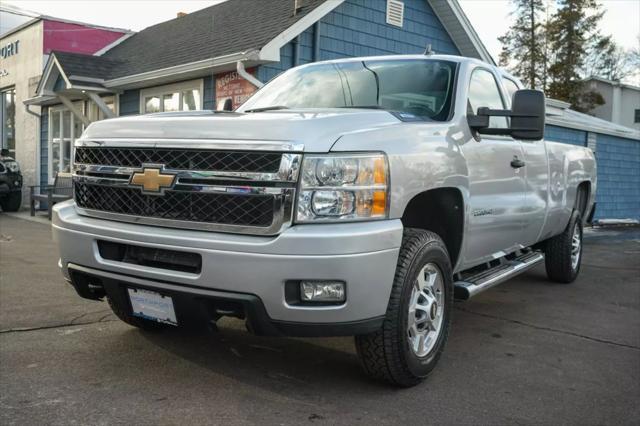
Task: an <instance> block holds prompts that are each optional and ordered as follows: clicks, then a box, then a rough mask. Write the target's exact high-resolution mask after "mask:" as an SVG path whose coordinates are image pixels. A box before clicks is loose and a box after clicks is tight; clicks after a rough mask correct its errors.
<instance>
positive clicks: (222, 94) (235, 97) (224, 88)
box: [216, 68, 257, 110]
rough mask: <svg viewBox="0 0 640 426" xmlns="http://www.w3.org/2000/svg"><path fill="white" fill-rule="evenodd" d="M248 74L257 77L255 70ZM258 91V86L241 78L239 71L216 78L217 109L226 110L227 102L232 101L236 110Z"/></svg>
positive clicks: (250, 70) (249, 70)
mask: <svg viewBox="0 0 640 426" xmlns="http://www.w3.org/2000/svg"><path fill="white" fill-rule="evenodd" d="M247 72H249V73H251V74H253V75H255V68H254V69H248V70H247ZM256 90H257V88H256V86H254V85H253V84H251V83H250V82H248V81H247V80H245V79H244V78H242V77H240V75H239V74H238V72H237V71H231V72H228V73H224V74H218V75H217V76H216V109H218V110H222V109H224V104H225V102H227V100H231V105H232V108H233V109H234V110H235V109H236V108H238V107H239V106H240V105H242V104H243V103H244V101H246V100H247V99H249V97H250V96H251V95H253V93H254V92H255V91H256Z"/></svg>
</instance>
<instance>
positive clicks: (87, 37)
mask: <svg viewBox="0 0 640 426" xmlns="http://www.w3.org/2000/svg"><path fill="white" fill-rule="evenodd" d="M43 25H44V52H43V53H44V54H45V55H48V54H49V53H51V51H52V50H60V51H62V52H72V53H84V54H88V55H91V54H94V53H96V52H97V51H98V50H100V49H102V48H103V47H105V46H107V45H109V44H111V43H113V42H114V41H116V40H117V39H119V38H120V37H122V36H123V35H124V34H126V33H124V32H121V31H111V30H104V29H99V28H93V27H90V26H85V25H80V24H70V23H67V22H58V21H49V20H46V19H45V20H44V22H43Z"/></svg>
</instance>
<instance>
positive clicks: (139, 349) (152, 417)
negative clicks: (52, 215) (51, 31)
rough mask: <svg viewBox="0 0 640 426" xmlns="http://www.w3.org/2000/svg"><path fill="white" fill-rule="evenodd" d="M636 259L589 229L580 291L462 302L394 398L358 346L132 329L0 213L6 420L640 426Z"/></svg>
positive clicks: (501, 294) (615, 238)
mask: <svg viewBox="0 0 640 426" xmlns="http://www.w3.org/2000/svg"><path fill="white" fill-rule="evenodd" d="M638 259H640V229H639V228H610V229H600V230H595V231H589V232H588V233H587V236H586V239H585V251H584V261H583V264H582V268H583V269H582V272H581V275H580V277H579V279H578V280H577V281H576V282H575V283H573V284H571V285H561V284H553V283H550V282H548V281H547V280H546V277H545V274H544V267H538V268H536V269H533V270H532V271H530V272H527V273H526V274H524V275H521V276H520V277H518V278H516V279H514V280H512V281H510V282H508V283H505V284H502V285H501V286H499V287H496V288H495V289H492V290H489V291H487V292H485V293H483V294H481V295H479V296H478V297H477V298H474V299H472V300H471V301H468V302H460V303H456V305H455V310H454V318H453V324H452V327H453V328H452V331H451V336H450V339H449V343H448V345H447V348H446V349H445V353H444V355H443V357H442V358H441V360H440V364H439V365H438V367H437V368H436V370H435V371H434V373H433V374H432V375H431V377H430V378H429V380H428V381H427V382H425V383H423V384H421V385H419V386H417V387H414V388H411V389H395V388H392V387H389V386H386V385H384V384H380V383H377V382H375V381H372V380H370V379H368V378H367V377H366V376H365V375H364V374H363V373H362V372H361V369H360V366H359V364H358V361H357V358H356V356H355V350H354V347H353V341H352V339H350V338H331V339H287V338H264V337H256V336H253V335H251V334H249V333H247V332H246V331H244V324H243V323H242V322H240V321H237V320H225V321H223V322H222V323H221V324H220V327H219V332H218V333H210V332H205V331H193V330H191V331H188V330H179V329H178V330H170V331H167V332H163V333H159V334H158V333H155V334H154V333H145V332H141V331H139V330H137V329H134V328H131V327H129V326H127V325H126V324H124V323H122V322H120V321H118V320H116V318H115V317H114V316H113V315H112V314H111V313H110V311H109V309H108V306H107V304H106V303H104V302H92V301H88V300H83V299H80V298H79V297H78V296H77V295H76V294H75V292H74V291H73V289H72V288H71V287H69V285H68V284H66V283H65V281H64V280H63V279H62V277H61V275H60V273H59V271H58V268H57V265H56V264H57V260H58V257H57V250H56V247H55V244H54V242H53V241H52V240H51V231H50V228H49V226H48V225H47V224H43V223H35V222H31V221H27V220H23V219H19V218H16V217H15V216H14V217H10V216H7V215H1V214H0V424H2V425H14V424H15V425H32V424H33V425H35V424H38V425H42V424H56V425H75V424H92V425H102V424H105V425H106V424H109V425H111V424H123V425H124V424H126V425H163V424H225V425H236V424H261V425H265V424H268V425H270V424H291V425H300V424H311V423H314V424H328V425H329V424H349V425H353V424H376V425H377V424H451V425H461V424H492V425H495V424H549V425H558V424H576V425H591V424H594V425H595V424H615V425H621V424H638V423H640V404H639V403H638V401H640V261H638Z"/></svg>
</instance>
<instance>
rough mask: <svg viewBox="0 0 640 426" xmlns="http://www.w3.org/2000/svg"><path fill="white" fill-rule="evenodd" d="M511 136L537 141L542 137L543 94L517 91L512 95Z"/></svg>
mask: <svg viewBox="0 0 640 426" xmlns="http://www.w3.org/2000/svg"><path fill="white" fill-rule="evenodd" d="M511 111H512V112H513V114H514V115H512V116H511V126H510V127H511V136H513V138H514V139H522V140H539V139H542V138H543V137H544V120H545V115H546V110H545V100H544V93H542V91H540V90H518V91H516V93H514V94H513V102H512V105H511Z"/></svg>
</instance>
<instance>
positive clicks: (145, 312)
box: [127, 287, 178, 326]
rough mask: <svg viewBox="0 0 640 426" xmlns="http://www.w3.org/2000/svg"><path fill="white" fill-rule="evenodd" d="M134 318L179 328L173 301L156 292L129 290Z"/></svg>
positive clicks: (138, 289) (137, 289)
mask: <svg viewBox="0 0 640 426" xmlns="http://www.w3.org/2000/svg"><path fill="white" fill-rule="evenodd" d="M127 293H128V295H129V300H130V301H131V310H132V313H133V315H134V316H136V317H139V318H144V319H147V320H151V321H156V322H160V323H163V324H170V325H174V326H177V325H178V320H177V319H176V312H175V309H174V307H173V299H172V298H171V297H170V296H165V295H163V294H160V293H158V292H155V291H151V290H145V289H141V288H131V287H129V288H127Z"/></svg>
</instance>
